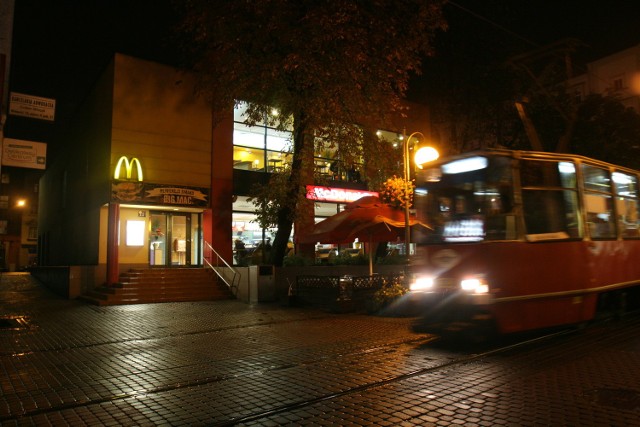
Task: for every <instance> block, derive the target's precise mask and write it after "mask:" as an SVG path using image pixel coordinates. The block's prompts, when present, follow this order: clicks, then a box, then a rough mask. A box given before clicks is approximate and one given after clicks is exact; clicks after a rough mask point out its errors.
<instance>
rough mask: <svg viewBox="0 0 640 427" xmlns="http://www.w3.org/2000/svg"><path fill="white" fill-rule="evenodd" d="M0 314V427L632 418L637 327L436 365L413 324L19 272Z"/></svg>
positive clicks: (436, 355)
mask: <svg viewBox="0 0 640 427" xmlns="http://www.w3.org/2000/svg"><path fill="white" fill-rule="evenodd" d="M17 316H18V317H20V316H23V317H22V319H24V322H22V323H21V322H18V321H16V320H14V318H16V317H17ZM0 319H5V320H6V321H5V322H4V323H3V325H4V327H2V328H0V362H1V363H0V366H1V368H2V377H1V380H0V381H1V382H0V390H1V392H2V393H1V396H0V425H2V426H5V425H6V426H12V425H55V426H60V425H71V426H77V425H91V426H94V425H122V426H130V425H144V426H147V425H148V426H152V425H170V426H177V425H207V426H208V425H236V424H238V425H256V426H257V425H260V426H262V425H292V426H295V425H354V426H355V425H389V426H396V425H403V426H408V425H427V426H428V425H465V426H493V425H508V426H542V425H554V426H555V425H567V426H589V425H611V426H633V425H640V423H639V422H638V420H640V399H639V397H640V380H639V379H640V357H639V356H640V334H639V333H638V332H640V326H639V325H638V322H636V323H635V324H634V323H633V322H630V323H629V324H625V325H610V326H606V327H603V328H590V329H588V330H587V331H586V332H584V333H581V334H574V335H570V336H566V337H563V338H561V339H556V340H555V342H552V343H548V344H545V345H539V346H536V345H533V346H531V348H530V349H528V350H526V351H519V350H518V351H516V350H514V351H512V352H510V353H507V354H501V355H496V356H491V357H487V358H482V359H479V360H475V361H472V362H467V363H460V364H451V365H447V364H448V363H450V362H451V361H452V360H455V358H456V357H461V355H460V354H458V353H455V352H452V351H450V350H448V349H446V348H442V347H439V346H432V345H430V344H429V343H428V342H427V341H428V340H427V339H425V336H421V335H417V334H414V333H412V332H410V329H409V327H408V325H409V319H402V318H384V317H377V316H363V315H351V314H349V315H334V314H327V313H324V312H320V311H315V310H306V309H305V310H303V309H299V308H289V307H287V308H285V307H280V306H277V305H258V306H251V305H247V304H244V303H240V302H237V301H224V302H215V303H213V302H210V303H208V302H204V303H167V304H148V305H131V306H113V307H96V306H91V305H86V304H84V303H80V302H78V301H68V300H64V299H61V298H59V297H57V296H55V295H52V294H51V293H49V292H48V291H47V290H46V289H43V288H42V287H41V286H40V285H39V284H38V283H37V282H36V281H35V280H33V279H32V278H31V277H30V276H29V275H26V274H3V275H2V280H1V281H0ZM441 366H446V368H439V367H441ZM411 373H414V374H415V375H409V374H411ZM390 379H392V380H390Z"/></svg>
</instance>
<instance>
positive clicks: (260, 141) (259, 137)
mask: <svg viewBox="0 0 640 427" xmlns="http://www.w3.org/2000/svg"><path fill="white" fill-rule="evenodd" d="M245 111H246V104H240V105H239V106H237V107H236V108H235V110H234V127H233V166H234V168H236V169H246V170H253V171H259V172H265V171H267V172H273V171H277V170H279V169H280V168H282V167H284V166H285V164H286V163H288V162H290V161H291V154H290V152H291V132H290V131H279V130H276V129H274V128H273V127H269V126H267V125H266V124H265V123H264V122H262V123H256V124H255V125H254V126H248V125H247V124H245V120H246V117H245V116H244V113H245Z"/></svg>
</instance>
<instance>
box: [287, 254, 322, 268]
mask: <svg viewBox="0 0 640 427" xmlns="http://www.w3.org/2000/svg"><path fill="white" fill-rule="evenodd" d="M313 264H314V260H313V258H309V257H304V256H302V255H289V256H286V257H284V259H283V260H282V265H283V266H284V267H304V266H308V265H313Z"/></svg>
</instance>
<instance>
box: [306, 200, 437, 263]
mask: <svg viewBox="0 0 640 427" xmlns="http://www.w3.org/2000/svg"><path fill="white" fill-rule="evenodd" d="M404 226H405V218H404V211H403V210H401V209H396V208H393V207H392V206H389V205H388V204H385V203H382V202H381V201H380V199H379V198H377V197H373V196H367V197H363V198H361V199H358V200H356V201H355V202H352V203H349V204H348V205H346V207H345V209H344V210H343V211H342V212H339V213H337V214H335V215H333V216H331V217H329V218H327V219H325V220H323V221H320V222H319V223H317V224H316V225H315V226H314V227H313V229H312V230H311V232H310V233H307V234H305V235H302V236H300V237H299V238H298V239H297V242H298V243H317V242H320V243H351V242H353V241H354V240H355V239H356V238H357V239H358V240H360V241H368V242H369V244H370V245H369V274H373V254H372V251H371V248H372V246H371V244H372V243H374V242H391V241H394V240H397V239H398V238H399V237H400V238H402V237H403V236H404ZM409 226H410V227H412V228H422V229H425V230H431V227H429V226H428V225H426V224H424V223H422V222H420V221H418V220H417V219H416V218H415V217H410V218H409Z"/></svg>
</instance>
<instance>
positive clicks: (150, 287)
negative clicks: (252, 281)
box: [80, 268, 234, 305]
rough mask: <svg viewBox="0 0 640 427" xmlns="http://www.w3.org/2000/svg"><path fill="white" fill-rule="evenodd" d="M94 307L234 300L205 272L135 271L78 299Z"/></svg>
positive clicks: (172, 270) (180, 269)
mask: <svg viewBox="0 0 640 427" xmlns="http://www.w3.org/2000/svg"><path fill="white" fill-rule="evenodd" d="M80 298H81V299H82V300H84V301H86V302H89V303H91V304H96V305H121V304H145V303H157V302H182V301H215V300H225V299H233V298H234V296H233V294H232V293H231V291H230V290H229V288H228V287H227V286H226V285H225V284H224V283H222V282H220V281H218V280H217V277H216V276H215V274H213V273H212V272H211V271H209V270H208V269H204V268H163V269H157V268H153V269H147V270H145V269H137V270H131V271H128V272H124V273H123V274H121V275H120V280H119V282H118V283H116V284H114V285H113V286H106V285H104V286H100V287H98V288H96V289H93V290H92V291H90V292H88V293H87V294H85V295H82V296H81V297H80Z"/></svg>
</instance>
